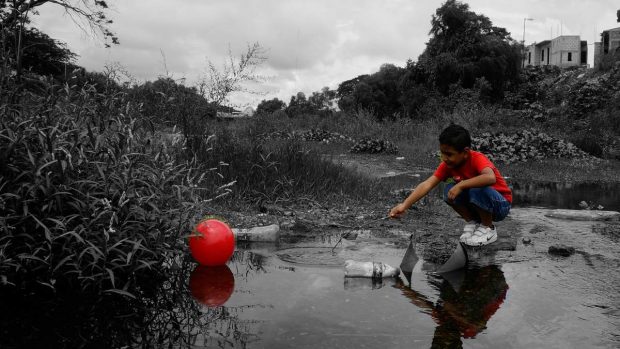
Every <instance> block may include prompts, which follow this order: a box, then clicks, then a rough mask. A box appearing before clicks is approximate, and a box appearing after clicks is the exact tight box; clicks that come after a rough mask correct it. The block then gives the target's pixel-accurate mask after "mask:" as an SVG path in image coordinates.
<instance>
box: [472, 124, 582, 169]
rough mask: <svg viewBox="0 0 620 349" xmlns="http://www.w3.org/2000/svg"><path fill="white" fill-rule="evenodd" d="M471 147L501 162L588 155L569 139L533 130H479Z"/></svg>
mask: <svg viewBox="0 0 620 349" xmlns="http://www.w3.org/2000/svg"><path fill="white" fill-rule="evenodd" d="M472 148H473V149H474V150H477V151H480V152H482V153H484V154H486V155H487V156H488V157H489V159H491V160H492V161H500V162H504V163H512V162H520V161H527V160H530V159H544V158H589V157H591V156H590V155H588V154H587V153H585V152H584V151H582V150H581V149H579V148H577V147H576V146H575V145H574V144H572V143H571V142H567V141H565V140H562V139H558V138H554V137H552V136H550V135H548V134H546V133H544V132H538V131H533V130H522V131H518V132H516V133H513V134H504V133H498V134H491V133H488V132H487V133H483V134H482V135H480V136H474V137H472Z"/></svg>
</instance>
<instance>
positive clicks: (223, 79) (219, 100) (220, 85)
mask: <svg viewBox="0 0 620 349" xmlns="http://www.w3.org/2000/svg"><path fill="white" fill-rule="evenodd" d="M265 53H266V50H265V49H264V48H263V47H262V46H261V45H260V44H259V43H258V42H255V43H253V44H252V45H248V47H247V50H246V51H245V53H243V54H242V55H241V57H239V59H238V60H237V59H235V58H234V56H233V54H232V51H231V49H230V48H229V49H228V61H227V63H225V64H224V65H223V66H222V68H218V67H217V66H216V65H215V64H214V63H213V62H211V61H208V67H207V72H206V73H205V75H204V76H203V78H202V79H201V81H199V83H198V90H199V91H200V93H201V94H202V95H203V96H204V97H205V98H206V99H208V100H209V101H211V102H212V103H215V105H216V106H218V107H219V106H220V105H223V104H225V103H227V102H229V100H228V98H229V97H230V94H231V93H233V92H248V93H256V92H254V91H250V90H247V89H245V88H244V86H243V85H244V84H245V83H247V82H262V81H264V80H265V78H264V77H262V76H260V75H258V74H256V69H257V68H258V67H259V66H260V65H261V64H262V63H263V62H264V61H265V60H267V57H266V56H265Z"/></svg>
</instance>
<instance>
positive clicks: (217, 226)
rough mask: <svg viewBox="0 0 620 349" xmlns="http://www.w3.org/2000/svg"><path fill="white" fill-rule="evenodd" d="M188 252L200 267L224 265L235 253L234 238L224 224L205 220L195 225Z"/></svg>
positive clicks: (214, 220) (215, 220) (213, 220)
mask: <svg viewBox="0 0 620 349" xmlns="http://www.w3.org/2000/svg"><path fill="white" fill-rule="evenodd" d="M189 250H190V251H191V253H192V257H194V259H195V260H196V261H197V262H198V263H200V264H202V265H208V266H215V265H224V264H226V262H228V260H229V259H230V257H231V256H232V254H233V252H234V251H235V236H234V234H233V232H232V230H231V229H230V227H229V226H228V225H227V224H226V223H224V222H222V221H219V220H217V219H205V220H202V221H200V223H198V224H197V225H196V227H195V228H194V232H193V234H192V235H191V236H190V237H189Z"/></svg>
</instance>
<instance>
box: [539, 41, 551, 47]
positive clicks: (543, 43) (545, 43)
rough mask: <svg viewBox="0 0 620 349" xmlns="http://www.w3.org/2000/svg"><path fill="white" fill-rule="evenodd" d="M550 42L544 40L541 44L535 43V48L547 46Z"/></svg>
mask: <svg viewBox="0 0 620 349" xmlns="http://www.w3.org/2000/svg"><path fill="white" fill-rule="evenodd" d="M550 42H551V40H544V41H541V42H539V43H537V44H536V46H542V45H547V44H549V43H550Z"/></svg>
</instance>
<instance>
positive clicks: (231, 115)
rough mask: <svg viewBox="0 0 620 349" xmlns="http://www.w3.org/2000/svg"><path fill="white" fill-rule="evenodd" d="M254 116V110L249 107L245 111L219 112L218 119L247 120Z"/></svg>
mask: <svg viewBox="0 0 620 349" xmlns="http://www.w3.org/2000/svg"><path fill="white" fill-rule="evenodd" d="M253 115H254V109H253V108H252V107H247V108H245V109H243V111H238V110H234V109H232V108H231V111H230V112H224V111H218V112H217V117H218V118H222V119H241V118H247V117H250V116H253Z"/></svg>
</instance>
